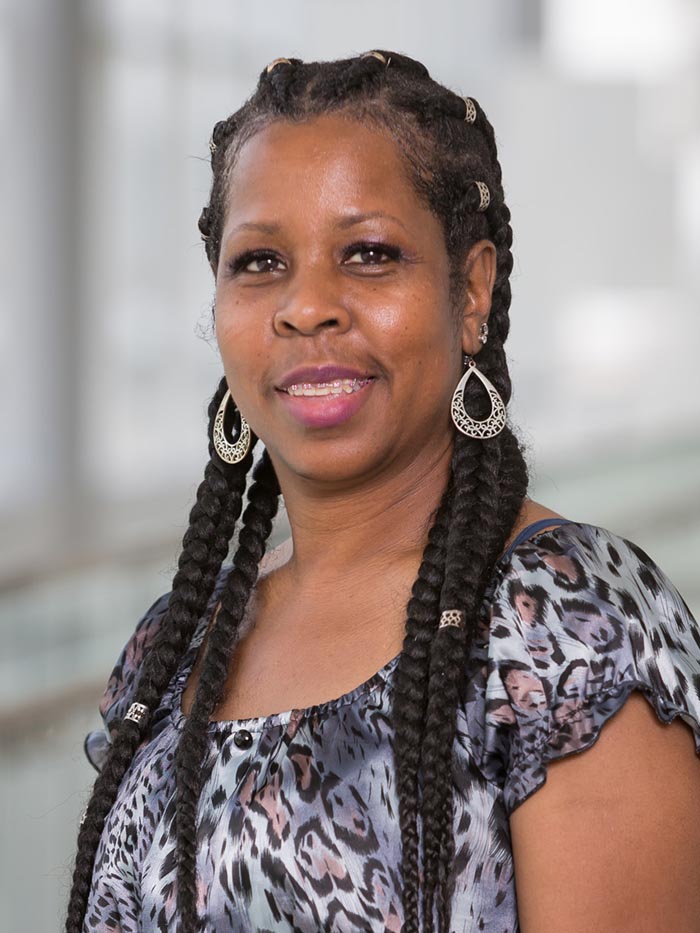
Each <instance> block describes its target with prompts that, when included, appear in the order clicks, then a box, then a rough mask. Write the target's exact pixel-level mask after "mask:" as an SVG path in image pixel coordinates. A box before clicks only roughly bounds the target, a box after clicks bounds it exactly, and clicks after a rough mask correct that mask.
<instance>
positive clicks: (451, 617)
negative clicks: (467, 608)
mask: <svg viewBox="0 0 700 933" xmlns="http://www.w3.org/2000/svg"><path fill="white" fill-rule="evenodd" d="M449 625H454V626H455V627H456V628H464V613H463V612H462V610H461V609H445V611H444V612H443V613H442V614H441V615H440V624H439V625H438V628H447V626H449Z"/></svg>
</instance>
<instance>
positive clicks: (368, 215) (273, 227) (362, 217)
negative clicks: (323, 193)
mask: <svg viewBox="0 0 700 933" xmlns="http://www.w3.org/2000/svg"><path fill="white" fill-rule="evenodd" d="M375 217H384V218H386V219H387V220H393V221H394V222H395V223H397V224H398V225H399V226H400V227H403V229H404V230H406V231H407V232H408V230H407V227H406V225H405V224H404V223H403V221H401V220H399V218H398V217H395V216H394V215H393V214H387V213H385V212H384V211H367V212H365V213H359V214H347V215H346V216H344V217H341V218H340V219H339V220H338V222H337V223H336V227H337V228H338V229H339V230H347V229H348V227H354V226H356V225H357V224H361V223H363V222H364V221H366V220H373V219H374V218H375ZM240 230H255V231H256V232H257V233H267V234H269V235H270V236H272V235H274V234H275V233H279V231H280V225H279V224H275V223H265V222H264V221H244V222H243V223H241V224H238V226H236V227H234V228H233V230H232V231H231V233H238V232H239V231H240Z"/></svg>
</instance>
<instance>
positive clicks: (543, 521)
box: [503, 518, 573, 558]
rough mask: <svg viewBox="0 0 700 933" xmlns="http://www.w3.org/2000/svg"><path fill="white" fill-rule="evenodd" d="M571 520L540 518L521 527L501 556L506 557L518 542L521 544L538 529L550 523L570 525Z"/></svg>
mask: <svg viewBox="0 0 700 933" xmlns="http://www.w3.org/2000/svg"><path fill="white" fill-rule="evenodd" d="M572 522H573V519H570V518H540V519H539V520H538V521H536V522H532V524H530V525H528V526H527V527H525V528H523V530H522V531H521V532H520V534H519V535H518V536H517V537H516V538H515V540H514V541H512V543H511V545H510V547H509V548H508V549H507V550H506V551H505V553H504V554H503V557H504V558H505V557H507V556H508V555H509V554H510V553H511V551H513V550H514V549H515V548H516V547H517V546H518V545H519V544H522V542H523V541H526V540H527V539H528V538H531V537H532V536H533V535H535V534H537V532H538V531H540V529H542V528H547V527H548V526H550V525H570V524H572Z"/></svg>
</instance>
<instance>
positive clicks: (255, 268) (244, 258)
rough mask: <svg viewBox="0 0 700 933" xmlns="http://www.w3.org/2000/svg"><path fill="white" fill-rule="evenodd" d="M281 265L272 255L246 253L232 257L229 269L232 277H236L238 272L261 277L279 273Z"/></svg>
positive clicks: (266, 253)
mask: <svg viewBox="0 0 700 933" xmlns="http://www.w3.org/2000/svg"><path fill="white" fill-rule="evenodd" d="M281 265H282V260H281V259H280V258H279V256H276V255H275V254H274V253H269V252H261V251H258V252H250V251H248V252H246V253H242V254H241V255H240V256H236V257H234V259H232V260H231V263H230V264H229V268H230V269H231V273H232V274H233V275H238V274H239V273H240V272H248V273H251V274H253V275H262V274H264V273H269V272H279V271H280V266H281ZM282 268H283V265H282Z"/></svg>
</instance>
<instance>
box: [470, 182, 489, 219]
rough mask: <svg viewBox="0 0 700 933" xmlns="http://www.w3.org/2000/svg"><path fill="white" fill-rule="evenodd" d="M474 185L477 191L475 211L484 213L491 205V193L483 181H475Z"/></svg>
mask: <svg viewBox="0 0 700 933" xmlns="http://www.w3.org/2000/svg"><path fill="white" fill-rule="evenodd" d="M474 184H475V185H476V187H477V188H478V189H479V206H478V207H477V211H479V212H482V211H485V210H486V208H487V207H488V206H489V204H490V203H491V192H490V191H489V186H488V185H487V184H486V183H485V182H483V181H475V182H474Z"/></svg>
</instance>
